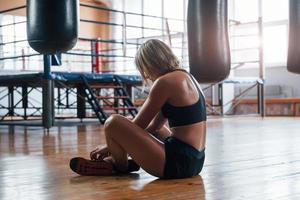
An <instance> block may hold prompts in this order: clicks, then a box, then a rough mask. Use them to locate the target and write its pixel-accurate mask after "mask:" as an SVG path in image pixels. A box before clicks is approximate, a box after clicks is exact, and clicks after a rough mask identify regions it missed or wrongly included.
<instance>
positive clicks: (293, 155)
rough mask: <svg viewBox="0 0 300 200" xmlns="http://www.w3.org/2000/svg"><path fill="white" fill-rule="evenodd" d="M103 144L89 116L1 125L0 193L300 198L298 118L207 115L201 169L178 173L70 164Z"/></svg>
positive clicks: (107, 199) (119, 199) (45, 198)
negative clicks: (84, 168)
mask: <svg viewBox="0 0 300 200" xmlns="http://www.w3.org/2000/svg"><path fill="white" fill-rule="evenodd" d="M104 143H105V141H104V135H103V127H102V126H101V125H97V124H91V123H89V124H87V125H83V124H80V123H78V126H75V125H71V126H70V125H69V126H58V127H54V128H51V129H50V131H49V132H47V131H45V130H44V129H42V128H41V127H37V126H6V125H2V126H0V199H1V200H6V199H7V200H11V199H22V200H24V199H30V200H34V199H37V200H50V199H51V200H53V199H91V200H92V199H101V200H113V199H116V200H128V199H155V200H160V199H161V200H165V199H166V200H168V199H172V200H176V199H180V200H182V199H184V200H187V199H200V200H204V199H206V200H207V199H229V200H235V199H280V200H294V199H295V200H296V199H297V200H298V199H300V145H299V143H300V118H283V117H274V118H270V117H268V118H264V119H261V118H257V117H239V118H238V117H232V118H210V119H209V120H208V133H207V145H206V161H205V165H204V169H203V171H202V172H201V174H200V176H197V177H194V178H189V179H182V180H159V179H157V178H155V177H153V176H151V175H149V174H147V173H146V172H144V171H143V170H140V171H139V172H138V173H134V174H130V175H124V176H113V177H82V176H77V175H76V174H74V173H73V172H72V171H71V170H70V169H69V166H68V164H69V159H70V158H71V157H74V156H82V157H88V155H89V152H90V150H92V149H93V148H94V147H95V146H96V145H99V144H100V145H104Z"/></svg>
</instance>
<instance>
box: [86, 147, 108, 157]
mask: <svg viewBox="0 0 300 200" xmlns="http://www.w3.org/2000/svg"><path fill="white" fill-rule="evenodd" d="M108 156H110V152H109V150H108V148H107V146H106V147H101V146H97V147H96V148H95V149H94V150H93V151H91V153H90V157H91V160H103V159H104V158H106V157H108Z"/></svg>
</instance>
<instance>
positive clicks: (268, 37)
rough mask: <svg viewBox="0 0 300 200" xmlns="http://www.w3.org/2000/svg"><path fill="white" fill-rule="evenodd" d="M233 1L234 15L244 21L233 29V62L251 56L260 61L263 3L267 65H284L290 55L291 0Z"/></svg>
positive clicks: (264, 44)
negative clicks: (260, 29)
mask: <svg viewBox="0 0 300 200" xmlns="http://www.w3.org/2000/svg"><path fill="white" fill-rule="evenodd" d="M260 2H261V4H260ZM231 3H232V4H231V5H232V6H231V7H230V8H231V9H232V10H231V12H230V13H231V16H230V18H231V19H234V20H235V21H237V22H240V23H241V24H239V25H234V27H231V29H230V30H231V48H232V50H233V51H232V58H233V62H241V61H243V59H244V61H247V60H248V59H249V57H251V60H253V61H254V60H257V61H258V59H259V57H258V53H259V47H260V35H259V28H258V27H259V26H258V18H259V10H260V6H261V11H262V19H263V40H262V45H263V49H264V51H263V52H264V63H265V66H267V67H269V66H284V65H285V64H286V59H287V41H288V0H231ZM235 36H237V37H235ZM255 40H256V41H255ZM255 49H256V50H255ZM249 65H250V64H249ZM257 65H258V64H257ZM251 66H253V63H251Z"/></svg>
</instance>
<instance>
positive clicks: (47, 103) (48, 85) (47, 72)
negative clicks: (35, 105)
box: [43, 55, 55, 129]
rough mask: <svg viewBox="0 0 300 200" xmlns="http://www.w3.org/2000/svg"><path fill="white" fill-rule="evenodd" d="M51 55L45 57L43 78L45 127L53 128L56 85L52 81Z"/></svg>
mask: <svg viewBox="0 0 300 200" xmlns="http://www.w3.org/2000/svg"><path fill="white" fill-rule="evenodd" d="M50 67H51V55H44V77H43V127H44V128H47V129H49V128H51V127H52V126H53V125H54V121H55V120H54V85H53V80H51V69H50Z"/></svg>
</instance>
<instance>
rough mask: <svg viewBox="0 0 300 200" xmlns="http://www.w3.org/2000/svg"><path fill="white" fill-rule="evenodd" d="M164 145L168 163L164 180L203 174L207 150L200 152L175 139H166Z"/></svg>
mask: <svg viewBox="0 0 300 200" xmlns="http://www.w3.org/2000/svg"><path fill="white" fill-rule="evenodd" d="M164 143H165V154H166V163H165V168H164V177H163V178H165V179H175V178H187V177H192V176H196V175H198V174H199V173H200V172H201V170H202V168H203V164H204V159H205V154H204V151H205V149H204V150H202V151H198V150H197V149H195V148H194V147H193V146H191V145H189V144H187V143H185V142H183V141H181V140H179V139H177V138H175V137H168V138H166V140H165V141H164Z"/></svg>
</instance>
